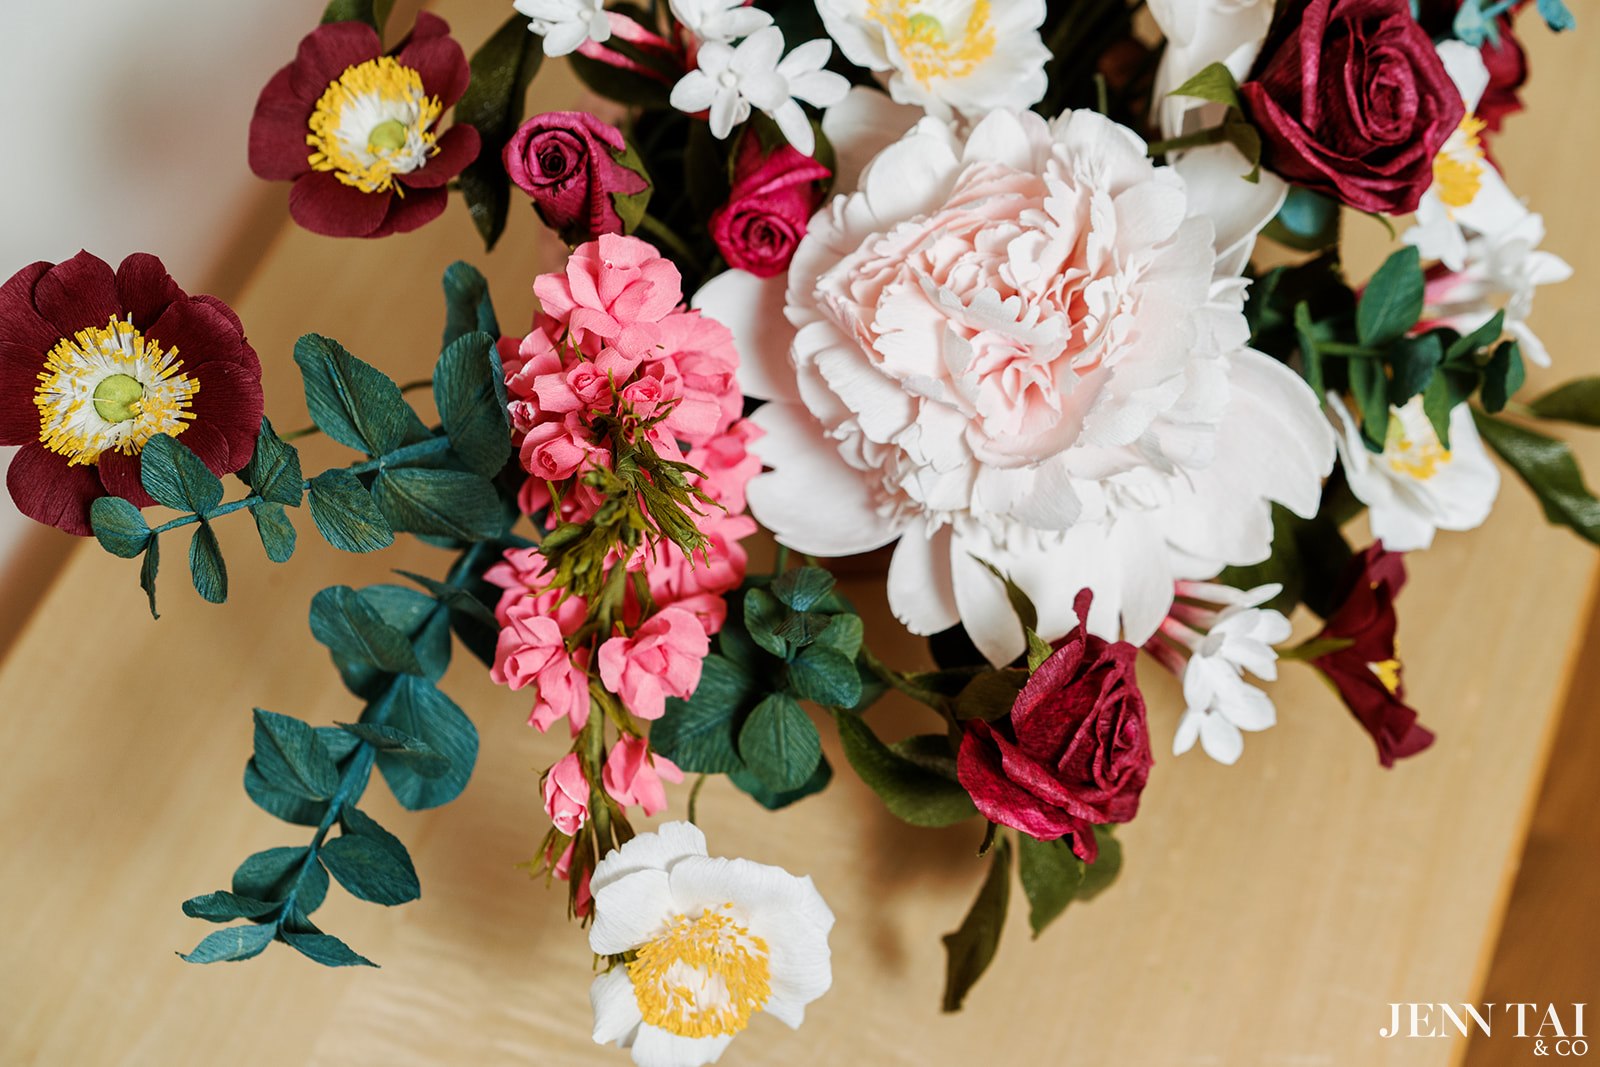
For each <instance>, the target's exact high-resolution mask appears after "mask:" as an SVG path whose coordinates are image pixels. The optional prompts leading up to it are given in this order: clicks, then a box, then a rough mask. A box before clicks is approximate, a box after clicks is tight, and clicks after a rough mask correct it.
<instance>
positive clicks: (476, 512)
mask: <svg viewBox="0 0 1600 1067" xmlns="http://www.w3.org/2000/svg"><path fill="white" fill-rule="evenodd" d="M372 499H373V500H374V501H375V502H376V503H377V505H378V509H379V510H380V511H382V512H383V515H384V518H386V519H387V520H388V521H389V525H390V526H392V527H393V528H394V529H396V530H406V531H409V532H411V533H417V534H434V535H437V536H442V537H453V538H455V539H457V540H460V541H486V540H489V539H490V538H493V537H496V536H498V535H499V534H501V533H503V532H504V531H505V525H506V516H505V511H504V510H503V509H502V508H501V507H500V494H499V493H497V492H495V488H494V485H493V484H491V483H490V482H488V481H487V480H485V479H484V478H481V477H479V476H478V475H476V474H470V473H468V472H467V471H452V470H431V469H428V468H425V467H399V468H385V469H384V470H382V471H380V472H379V473H378V478H377V481H375V482H373V483H372Z"/></svg>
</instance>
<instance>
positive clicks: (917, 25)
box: [867, 0, 995, 85]
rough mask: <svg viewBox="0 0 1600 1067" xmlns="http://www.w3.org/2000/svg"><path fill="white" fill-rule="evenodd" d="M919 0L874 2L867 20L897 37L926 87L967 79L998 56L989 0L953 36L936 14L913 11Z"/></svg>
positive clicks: (978, 4)
mask: <svg viewBox="0 0 1600 1067" xmlns="http://www.w3.org/2000/svg"><path fill="white" fill-rule="evenodd" d="M917 2H918V0H871V2H870V4H869V6H868V8H867V18H869V19H871V20H872V21H873V22H876V23H877V24H878V25H880V26H882V27H883V28H884V29H885V30H887V31H888V33H889V36H890V37H892V38H894V43H895V47H897V48H898V49H899V50H900V53H901V55H903V56H905V59H906V63H907V65H908V67H909V68H910V70H909V73H910V74H911V76H912V77H913V78H915V79H916V80H917V81H918V82H920V83H921V84H923V85H928V84H930V83H932V81H933V80H934V79H935V78H965V77H967V76H968V75H970V74H971V73H972V72H973V71H974V70H976V69H977V67H978V64H980V63H982V62H983V61H984V60H986V59H988V58H989V57H990V56H991V55H993V54H994V49H995V30H994V27H993V26H992V25H991V24H990V22H989V0H977V2H976V3H974V4H973V5H972V12H971V14H969V15H968V16H967V21H966V24H965V25H964V26H962V27H961V28H960V32H959V33H956V34H951V33H949V32H948V31H947V28H946V27H945V25H944V24H943V23H942V22H940V21H939V19H938V18H936V17H934V16H933V15H929V14H926V13H924V12H920V11H914V10H912V9H913V8H914V7H915V6H916V4H917Z"/></svg>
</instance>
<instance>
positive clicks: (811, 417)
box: [695, 111, 1334, 663]
mask: <svg viewBox="0 0 1600 1067" xmlns="http://www.w3.org/2000/svg"><path fill="white" fill-rule="evenodd" d="M857 126H858V127H859V128H861V129H868V128H873V125H872V124H870V123H867V122H865V121H863V122H859V123H857ZM832 132H833V131H832V128H830V139H831V137H832ZM840 132H841V134H842V133H845V132H847V131H845V130H840ZM840 154H841V158H855V156H856V154H857V150H856V148H855V147H853V146H851V145H849V144H848V143H846V144H845V145H844V146H843V147H842V148H841V151H840ZM1238 184H1239V185H1243V184H1244V183H1242V182H1241V183H1238ZM859 186H860V187H859V189H857V190H856V191H854V192H847V193H846V195H841V196H836V197H835V199H834V201H833V203H832V205H831V206H829V207H827V208H824V209H823V210H822V211H821V212H819V213H818V214H817V215H816V216H815V217H814V218H813V219H812V220H811V223H810V227H809V230H808V232H807V234H806V237H805V239H804V240H803V241H802V242H801V244H800V247H799V249H798V250H797V252H796V254H795V257H794V261H793V263H792V265H791V267H790V271H789V277H788V287H787V292H785V291H784V285H783V282H782V281H779V280H777V279H772V280H770V281H763V280H761V279H757V278H755V277H753V276H751V275H748V274H744V273H742V272H737V271H733V272H729V273H726V274H723V275H721V276H719V277H718V278H715V279H713V280H712V281H711V282H710V283H709V284H708V285H706V286H704V287H702V289H701V290H700V292H699V293H698V294H697V296H696V298H695V302H696V304H697V305H698V306H699V307H701V308H703V309H704V310H706V311H707V312H708V313H709V314H711V315H712V316H713V317H715V318H716V319H717V320H718V321H720V322H722V323H724V324H725V325H727V326H729V328H730V329H732V330H733V332H734V335H735V337H736V338H737V339H738V341H739V345H740V353H741V355H742V356H743V359H742V361H741V365H740V379H741V384H742V385H743V387H744V391H745V392H746V394H748V395H751V396H756V397H760V398H763V399H767V400H769V401H771V402H770V403H768V404H767V405H765V406H764V407H762V408H761V409H760V410H759V411H758V412H757V413H756V415H755V416H754V418H755V421H756V422H757V423H758V424H760V425H761V427H762V429H763V430H765V431H766V433H765V436H764V437H763V438H762V440H761V441H760V442H759V443H758V444H757V445H756V449H757V450H758V451H759V453H760V455H761V458H762V459H763V461H764V462H765V463H766V464H767V465H768V466H770V467H772V468H773V470H772V471H770V472H769V473H766V474H762V475H759V476H758V477H757V478H756V479H755V480H754V481H752V482H751V484H750V498H749V499H750V506H751V510H752V512H753V513H754V515H755V516H756V518H757V519H758V520H759V521H760V522H761V523H762V524H763V525H765V526H766V527H767V528H768V529H770V530H772V531H773V532H774V533H775V534H776V536H777V537H778V539H779V540H780V541H782V542H783V543H785V544H787V545H789V546H790V547H792V548H795V549H797V550H800V551H804V552H810V553H813V554H816V555H822V556H839V555H849V554H853V553H857V552H864V551H868V550H870V549H873V548H877V547H880V546H883V545H886V544H889V543H891V542H895V541H898V542H899V543H898V545H897V547H896V549H895V555H894V561H893V564H892V565H891V567H890V570H889V579H888V594H889V601H890V605H891V606H892V608H893V609H894V612H895V614H896V616H897V617H898V618H899V619H900V620H901V621H902V622H904V623H905V624H906V625H907V626H908V627H909V628H910V629H911V630H912V631H913V632H915V633H919V634H931V633H937V632H938V631H940V630H943V629H946V628H948V627H951V626H954V625H955V624H956V623H957V622H959V623H961V624H962V625H964V626H965V627H966V629H967V631H968V633H969V634H970V635H971V636H972V639H973V640H974V642H975V643H976V644H977V646H978V647H979V648H980V649H981V650H982V651H983V652H984V653H985V655H986V656H987V657H988V658H989V659H990V660H991V661H992V662H994V663H1006V662H1009V661H1011V660H1012V659H1014V658H1015V657H1016V656H1017V655H1018V654H1020V653H1021V651H1022V633H1021V628H1020V627H1018V626H1017V624H1016V618H1015V615H1014V614H1013V612H1012V610H1011V608H1010V605H1009V602H1008V601H1007V598H1006V594H1005V589H1004V587H1003V586H1002V584H1001V583H1000V581H999V580H997V579H996V578H995V577H994V575H993V574H992V573H991V572H990V571H989V570H988V569H987V568H986V567H985V566H984V565H983V563H980V562H979V561H980V560H981V561H984V562H987V563H989V564H993V565H994V566H995V567H997V568H998V569H999V570H1000V571H1001V572H1003V573H1005V574H1007V575H1009V576H1010V577H1011V578H1012V579H1013V580H1014V581H1015V582H1016V583H1017V584H1018V585H1020V586H1021V588H1022V589H1023V590H1025V591H1026V592H1027V593H1028V594H1029V595H1030V596H1031V597H1032V599H1033V600H1034V602H1035V603H1036V604H1038V605H1039V609H1040V619H1039V626H1038V629H1039V632H1040V633H1041V635H1042V636H1043V637H1044V638H1045V639H1046V640H1053V639H1056V638H1059V637H1061V636H1063V635H1064V634H1066V633H1067V631H1068V630H1069V629H1070V628H1071V627H1072V626H1073V625H1075V623H1076V619H1075V617H1074V616H1073V613H1072V607H1071V599H1072V598H1071V596H1070V595H1069V594H1070V593H1071V592H1072V591H1075V590H1078V589H1081V588H1085V587H1087V588H1089V589H1091V590H1092V591H1093V592H1094V607H1093V611H1092V613H1091V617H1090V619H1089V621H1088V625H1089V628H1090V629H1091V630H1092V631H1093V632H1095V633H1097V634H1099V635H1101V636H1104V637H1108V638H1115V637H1117V636H1119V635H1121V636H1125V638H1126V639H1127V640H1129V641H1132V642H1135V643H1140V644H1142V643H1143V642H1144V641H1145V639H1147V638H1148V637H1150V636H1151V635H1152V634H1153V633H1154V632H1155V630H1156V627H1157V626H1158V625H1159V624H1160V622H1161V620H1162V619H1163V618H1165V617H1166V615H1167V609H1168V608H1169V607H1170V606H1171V603H1172V596H1173V583H1174V581H1175V580H1178V579H1201V578H1209V577H1211V576H1212V575H1214V574H1216V573H1217V572H1218V571H1219V570H1220V569H1221V568H1222V567H1223V566H1225V565H1227V564H1229V563H1247V562H1259V561H1260V560H1263V559H1265V558H1266V557H1267V555H1268V553H1269V551H1270V545H1271V538H1272V521H1271V507H1270V501H1273V500H1277V501H1280V502H1282V503H1283V504H1285V505H1286V506H1288V507H1290V508H1291V509H1293V510H1294V511H1296V512H1298V513H1301V514H1304V515H1308V516H1309V515H1312V514H1315V512H1316V509H1317V507H1318V504H1319V499H1320V491H1321V480H1322V477H1323V476H1324V475H1325V474H1326V473H1327V471H1328V470H1329V469H1330V468H1331V466H1332V464H1333V457H1334V447H1333V434H1332V432H1331V429H1330V427H1329V426H1328V425H1327V423H1326V421H1325V420H1324V419H1323V417H1322V414H1321V411H1320V405H1319V404H1318V402H1317V398H1316V397H1315V396H1314V395H1313V394H1312V392H1311V391H1310V389H1308V388H1307V387H1306V385H1305V383H1304V382H1303V381H1302V380H1301V379H1300V378H1299V376H1298V375H1296V374H1295V373H1294V372H1293V371H1291V370H1289V369H1288V368H1287V367H1285V366H1284V365H1283V364H1281V363H1279V362H1277V361H1276V360H1273V359H1271V358H1270V357H1267V356H1265V355H1262V354H1261V353H1258V352H1255V351H1252V350H1251V349H1250V348H1249V347H1248V338H1249V330H1248V327H1247V325H1246V324H1245V321H1244V317H1243V314H1242V301H1243V293H1244V285H1245V283H1244V281H1243V280H1242V279H1241V278H1239V277H1238V276H1237V274H1235V273H1230V264H1229V262H1228V259H1227V258H1226V257H1223V256H1222V255H1221V253H1222V252H1223V251H1224V250H1223V249H1222V248H1219V247H1218V245H1219V243H1220V242H1222V241H1223V240H1228V241H1230V242H1231V241H1233V240H1236V239H1238V240H1244V241H1248V240H1253V234H1254V229H1252V226H1256V227H1258V226H1259V224H1260V221H1259V220H1252V221H1249V222H1246V221H1245V220H1240V221H1239V225H1238V227H1237V229H1238V230H1239V232H1241V233H1244V234H1247V235H1248V236H1247V237H1243V238H1235V237H1234V235H1233V232H1232V231H1233V230H1234V229H1235V227H1234V226H1233V224H1232V223H1230V225H1229V226H1228V231H1229V232H1228V235H1227V236H1226V237H1224V235H1223V231H1222V229H1221V228H1220V227H1219V226H1218V224H1217V223H1216V222H1214V221H1213V220H1214V219H1219V218H1222V217H1223V215H1222V214H1221V213H1220V212H1219V210H1218V206H1217V202H1216V200H1215V197H1213V196H1211V195H1210V194H1211V193H1212V192H1214V191H1215V190H1216V189H1218V188H1221V187H1219V186H1212V185H1210V184H1197V185H1195V186H1190V185H1189V183H1188V182H1187V181H1186V180H1185V178H1184V175H1183V166H1182V165H1181V164H1180V165H1179V166H1177V167H1157V166H1155V165H1154V164H1153V163H1152V162H1151V161H1150V160H1149V159H1148V158H1147V157H1146V156H1145V152H1144V143H1143V142H1142V141H1140V140H1139V138H1138V137H1137V136H1135V135H1134V134H1133V133H1132V132H1131V131H1129V130H1127V129H1125V128H1123V127H1121V126H1118V125H1117V124H1115V123H1113V122H1112V121H1111V120H1109V119H1107V118H1105V117H1104V116H1101V115H1098V114H1095V113H1093V112H1088V111H1080V112H1072V113H1069V114H1066V115H1063V116H1061V117H1060V118H1059V119H1057V120H1056V121H1055V122H1053V123H1051V122H1046V121H1045V120H1044V119H1043V118H1041V117H1039V116H1038V115H1035V114H1033V113H1031V112H1022V113H1015V112H1010V111H995V112H991V113H990V114H989V115H988V116H987V117H985V118H984V119H983V120H982V121H981V122H979V123H978V124H977V125H976V126H975V127H973V129H972V130H971V132H970V133H969V134H965V135H963V134H962V133H960V132H958V131H957V129H955V128H954V127H953V126H952V125H950V124H947V123H943V122H939V121H937V120H934V119H930V118H925V119H923V120H922V121H921V122H919V123H918V124H917V125H916V126H915V127H914V128H913V129H912V130H911V132H909V133H908V134H906V135H905V136H904V137H903V138H901V139H900V140H898V141H896V142H894V143H893V144H891V145H889V146H888V147H887V148H885V149H884V150H883V151H881V152H879V153H878V154H877V155H876V157H875V158H873V160H872V162H871V163H870V164H869V165H868V166H867V167H866V169H865V171H864V172H863V173H862V175H861V178H860V182H859ZM785 318H786V319H787V322H788V324H789V328H784V325H783V323H784V320H785ZM819 501H822V502H826V506H820V507H819V506H818V502H819Z"/></svg>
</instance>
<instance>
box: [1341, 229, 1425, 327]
mask: <svg viewBox="0 0 1600 1067" xmlns="http://www.w3.org/2000/svg"><path fill="white" fill-rule="evenodd" d="M1422 296H1423V276H1422V259H1421V256H1420V254H1419V253H1418V252H1417V249H1416V247H1415V246H1414V245H1406V246H1405V247H1404V248H1401V249H1400V250H1399V251H1397V252H1395V253H1394V254H1393V255H1391V256H1390V257H1389V258H1388V259H1386V260H1384V262H1383V266H1381V267H1379V268H1378V270H1377V273H1375V274H1374V275H1373V276H1372V280H1371V281H1369V282H1368V283H1367V288H1366V290H1365V291H1364V292H1363V293H1362V294H1361V301H1360V303H1358V304H1357V305H1356V336H1358V337H1359V338H1360V339H1361V343H1362V344H1363V345H1365V346H1367V347H1368V348H1382V347H1384V346H1385V345H1387V344H1390V343H1391V342H1394V341H1397V340H1399V339H1400V338H1402V337H1404V336H1405V335H1406V333H1407V331H1409V330H1410V329H1411V327H1413V326H1415V325H1416V324H1417V319H1419V318H1420V317H1421V316H1422Z"/></svg>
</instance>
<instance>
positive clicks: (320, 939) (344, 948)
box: [283, 930, 377, 967]
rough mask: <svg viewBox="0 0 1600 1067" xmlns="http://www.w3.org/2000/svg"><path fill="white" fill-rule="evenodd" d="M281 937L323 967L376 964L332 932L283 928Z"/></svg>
mask: <svg viewBox="0 0 1600 1067" xmlns="http://www.w3.org/2000/svg"><path fill="white" fill-rule="evenodd" d="M283 939H284V940H285V941H287V942H288V943H289V945H290V947H292V948H294V949H295V950H296V951H298V952H299V953H300V954H301V955H302V956H305V957H306V958H307V959H311V960H315V961H316V962H317V963H320V964H322V965H323V966H324V967H376V966H377V964H376V963H373V962H372V961H371V960H369V959H367V958H366V957H365V956H363V955H360V954H359V953H357V952H356V951H355V950H354V949H352V948H351V947H350V946H349V945H347V944H345V943H344V942H343V941H340V940H339V939H338V938H337V937H334V936H333V935H332V934H307V933H300V932H298V931H295V930H285V931H284V932H283Z"/></svg>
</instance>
